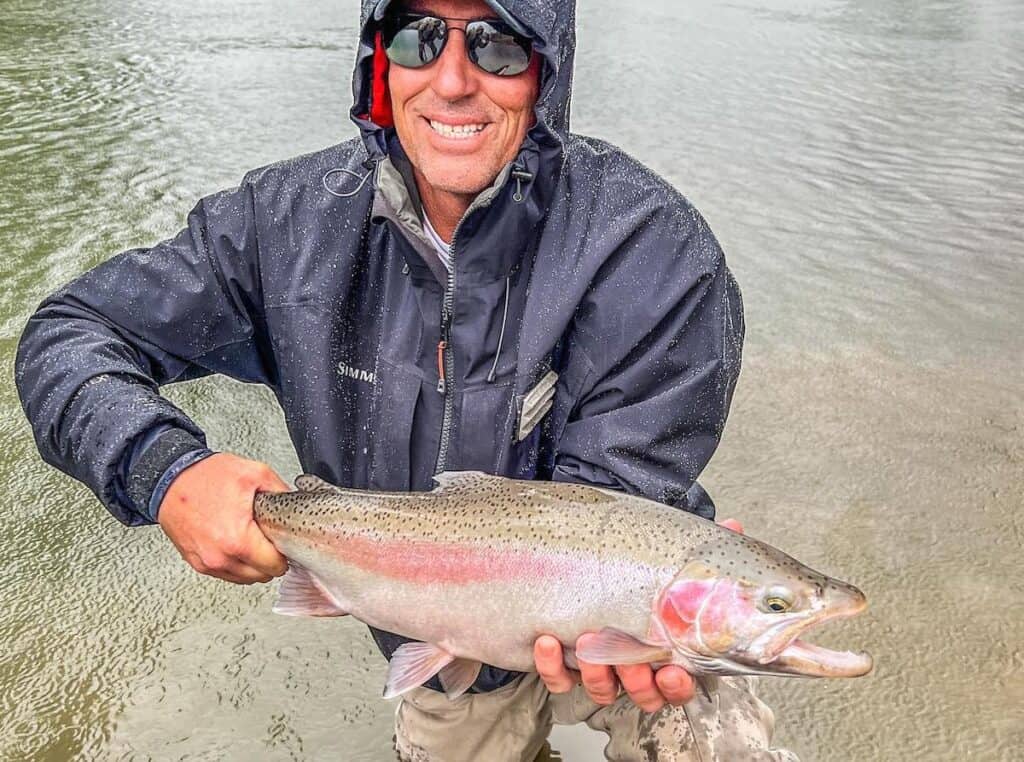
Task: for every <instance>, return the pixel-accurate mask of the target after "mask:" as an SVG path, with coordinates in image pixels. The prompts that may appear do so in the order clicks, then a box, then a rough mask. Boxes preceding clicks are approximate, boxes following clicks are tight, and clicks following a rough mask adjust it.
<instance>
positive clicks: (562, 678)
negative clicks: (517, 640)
mask: <svg viewBox="0 0 1024 762" xmlns="http://www.w3.org/2000/svg"><path fill="white" fill-rule="evenodd" d="M533 661H534V663H535V664H536V666H537V672H538V673H539V674H540V678H541V680H543V681H544V684H545V685H546V686H547V687H548V690H549V691H551V692H552V693H568V692H569V691H571V690H572V688H573V686H574V685H576V680H574V679H573V676H572V674H571V673H570V672H569V670H568V669H567V668H566V666H565V662H564V661H563V656H562V644H561V643H559V642H558V639H557V638H554V637H552V636H550V635H541V636H540V637H539V638H537V640H536V641H534V644H533Z"/></svg>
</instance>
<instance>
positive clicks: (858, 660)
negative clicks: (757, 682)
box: [758, 587, 874, 677]
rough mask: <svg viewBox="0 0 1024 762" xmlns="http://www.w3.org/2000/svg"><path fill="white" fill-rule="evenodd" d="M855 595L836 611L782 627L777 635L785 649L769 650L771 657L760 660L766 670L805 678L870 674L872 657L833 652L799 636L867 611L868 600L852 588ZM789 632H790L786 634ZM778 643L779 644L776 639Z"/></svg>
mask: <svg viewBox="0 0 1024 762" xmlns="http://www.w3.org/2000/svg"><path fill="white" fill-rule="evenodd" d="M849 590H850V591H851V592H852V594H851V596H850V599H849V600H847V601H845V602H844V603H843V605H840V606H837V607H836V608H833V609H832V610H831V611H829V612H828V613H826V614H823V615H821V616H817V617H815V618H814V619H812V620H810V621H806V622H804V623H803V624H802V626H801V625H798V626H797V627H795V628H793V627H789V628H786V627H783V628H780V630H781V631H780V632H779V633H778V636H781V638H780V639H782V638H786V637H787V635H788V642H786V640H784V639H783V640H782V647H781V648H776V649H771V648H769V649H767V650H768V654H767V655H766V656H764V657H762V658H761V659H759V660H758V661H759V662H760V663H761V664H763V665H764V667H765V668H766V669H767V670H769V671H771V672H775V673H777V674H784V675H803V676H805V677H860V676H862V675H866V674H867V673H868V672H870V671H871V668H872V666H873V665H874V660H873V659H872V658H871V655H870V654H868V653H865V652H863V651H833V650H832V649H829V648H825V647H823V646H819V645H816V644H814V643H808V642H807V641H806V640H801V639H800V638H799V635H802V634H803V633H805V632H807V630H809V629H812V628H816V627H820V626H821V625H823V624H825V622H830V621H832V620H834V619H848V618H849V617H852V616H856V615H857V614H859V613H861V612H862V611H864V609H866V608H867V599H866V598H865V597H864V595H863V593H861V592H860V591H859V590H856V588H852V587H851V588H849ZM787 630H788V632H787ZM776 642H779V641H778V640H776Z"/></svg>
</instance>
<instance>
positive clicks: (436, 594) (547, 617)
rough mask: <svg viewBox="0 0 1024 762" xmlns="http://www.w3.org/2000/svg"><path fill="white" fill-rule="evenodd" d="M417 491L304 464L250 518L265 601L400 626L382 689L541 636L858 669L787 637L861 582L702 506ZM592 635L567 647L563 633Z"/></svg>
mask: <svg viewBox="0 0 1024 762" xmlns="http://www.w3.org/2000/svg"><path fill="white" fill-rule="evenodd" d="M435 480H436V481H437V483H438V486H437V487H435V488H434V489H433V490H432V491H430V492H370V491H365V490H356V489H345V488H340V487H335V486H332V485H330V484H328V483H327V482H324V481H322V480H321V479H319V478H317V477H315V476H300V477H299V478H298V479H297V480H296V486H297V487H298V491H296V492H287V493H280V494H260V495H257V497H256V502H255V515H256V521H257V522H258V523H259V525H260V527H261V528H262V529H263V531H264V532H265V533H266V535H267V537H269V538H270V540H271V542H273V543H274V545H275V546H276V547H277V548H278V550H280V551H281V553H283V554H284V555H285V556H286V557H287V558H288V560H289V571H288V573H287V574H286V575H285V577H284V579H283V581H282V583H281V587H280V591H279V594H278V600H277V603H276V604H275V606H274V611H275V612H277V613H280V614H288V615H293V616H344V615H345V614H351V615H352V616H354V617H356V618H357V619H359V620H361V621H363V622H365V623H366V624H369V625H372V626H374V627H377V628H379V629H382V630H387V631H389V632H394V633H397V634H400V635H404V636H406V637H409V638H413V639H415V640H417V641H420V642H416V643H408V644H406V645H403V646H402V647H400V648H399V649H398V650H397V651H396V652H395V654H394V656H393V658H392V660H391V665H390V670H389V673H388V678H387V686H386V688H385V694H384V695H385V697H392V696H397V695H399V694H401V693H404V692H405V691H407V690H409V689H411V688H414V687H416V686H418V685H421V684H422V683H424V682H425V681H427V680H429V679H430V678H431V677H433V676H434V675H439V677H440V679H441V683H442V685H443V686H444V688H445V690H446V692H447V693H448V695H449V696H450V697H452V698H454V697H456V696H458V695H460V694H461V693H463V692H464V691H465V690H467V689H468V688H469V686H470V685H472V683H473V682H474V680H475V679H476V677H477V674H478V672H479V670H480V665H481V663H486V664H492V665H494V666H496V667H501V668H504V669H513V670H519V671H524V672H525V671H530V670H532V669H533V668H534V666H533V643H534V640H536V638H537V637H538V636H540V635H542V634H549V635H554V636H555V637H556V638H558V639H559V640H560V641H561V642H562V644H563V645H564V646H565V648H566V661H567V663H569V664H570V666H574V665H575V663H576V657H578V658H579V659H583V660H584V661H589V662H592V663H598V664H639V663H653V664H667V663H674V664H679V665H682V666H683V667H685V668H686V669H687V670H688V671H690V672H691V673H693V674H696V675H708V674H711V675H729V674H759V675H803V676H813V677H855V676H859V675H864V674H866V673H867V672H869V671H870V670H871V664H872V662H871V657H870V656H868V655H867V654H862V653H852V652H848V651H847V652H839V651H831V650H828V649H825V648H821V647H819V646H815V645H812V644H810V643H807V642H805V641H803V640H801V639H800V637H799V636H800V635H801V634H803V633H804V631H806V630H807V629H809V628H811V627H814V626H816V625H819V624H821V623H822V622H825V621H827V620H830V619H836V618H840V617H848V616H852V615H854V614H857V613H859V612H860V611H863V610H864V608H865V607H866V605H867V601H866V599H865V597H864V594H863V593H861V592H860V590H858V589H857V588H855V587H853V586H852V585H849V584H847V583H845V582H841V581H839V580H836V579H832V578H831V577H827V576H825V575H824V574H820V573H818V572H816V571H814V570H812V569H809V568H807V567H806V566H804V565H803V564H801V563H800V562H798V561H796V560H795V559H793V558H791V557H790V556H787V555H786V554H784V553H782V552H781V551H779V550H776V549H775V548H773V547H771V546H769V545H766V544H764V543H762V542H758V541H757V540H754V539H752V538H750V537H747V536H745V535H742V534H739V533H737V532H733V531H732V530H729V529H726V528H724V527H722V526H719V525H718V524H715V523H714V522H711V521H707V520H705V519H702V518H699V517H697V516H694V515H693V514H690V513H687V512H685V511H682V510H679V509H676V508H671V507H669V506H665V505H662V504H660V503H656V502H653V501H651V500H645V499H643V498H639V497H634V496H630V495H627V494H625V493H620V492H614V491H611V490H606V489H599V488H595V487H588V486H583V485H578V484H566V483H557V482H538V481H517V480H512V479H506V478H503V477H498V476H490V475H487V474H483V473H478V472H454V473H444V474H440V475H439V476H436V477H435ZM585 632H594V633H597V635H596V637H595V638H594V639H593V640H592V641H591V642H590V643H589V644H588V645H587V647H586V648H585V649H582V650H580V651H578V652H576V653H575V654H574V653H573V646H574V644H575V643H576V639H577V638H578V637H579V636H580V635H581V634H583V633H585Z"/></svg>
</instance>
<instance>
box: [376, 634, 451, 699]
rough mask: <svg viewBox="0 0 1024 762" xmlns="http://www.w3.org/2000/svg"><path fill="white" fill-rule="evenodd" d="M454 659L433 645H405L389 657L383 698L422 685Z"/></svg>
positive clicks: (388, 697) (400, 693)
mask: <svg viewBox="0 0 1024 762" xmlns="http://www.w3.org/2000/svg"><path fill="white" fill-rule="evenodd" d="M454 658H455V657H454V656H452V655H451V654H450V653H448V652H447V651H445V650H444V649H443V648H441V647H439V646H435V645H434V644H433V643H405V644H404V645H401V646H399V647H398V650H396V651H395V653H394V654H392V656H391V665H390V667H389V668H388V679H387V683H386V684H385V685H384V698H386V699H390V698H394V697H395V696H400V695H402V694H403V693H405V692H406V691H410V690H412V689H413V688H416V687H419V686H420V685H423V683H425V682H427V680H429V679H430V678H432V677H433V676H434V675H436V674H437V673H438V672H440V671H441V670H442V669H443V668H444V667H445V666H447V665H448V663H449V662H451V661H452V660H453V659H454Z"/></svg>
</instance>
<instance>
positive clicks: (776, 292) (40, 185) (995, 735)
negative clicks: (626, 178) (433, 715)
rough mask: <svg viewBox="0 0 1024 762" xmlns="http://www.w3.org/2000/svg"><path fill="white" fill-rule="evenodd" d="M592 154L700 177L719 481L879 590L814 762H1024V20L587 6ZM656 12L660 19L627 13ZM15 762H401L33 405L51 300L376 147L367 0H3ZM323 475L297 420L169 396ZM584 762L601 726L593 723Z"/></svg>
mask: <svg viewBox="0 0 1024 762" xmlns="http://www.w3.org/2000/svg"><path fill="white" fill-rule="evenodd" d="M580 6H581V8H580V17H581V20H580V45H579V55H578V59H577V60H578V63H577V73H576V91H575V96H574V101H573V124H574V128H575V129H576V130H577V131H579V132H583V133H587V134H592V135H596V136H598V137H602V138H605V139H608V140H610V141H612V142H614V143H616V144H618V145H620V146H622V147H624V148H625V149H626V150H628V151H629V152H631V153H632V154H634V155H636V156H638V157H639V158H640V159H641V160H643V161H644V162H646V163H647V164H649V165H650V166H652V167H653V168H655V169H656V170H657V171H658V172H660V173H662V174H663V175H665V176H666V177H668V178H669V179H670V180H671V181H672V182H673V183H675V184H676V185H677V186H678V187H679V188H681V189H682V190H683V192H684V193H686V194H687V195H688V196H689V197H690V199H691V200H692V201H693V202H694V203H695V204H696V205H697V206H698V208H700V209H701V210H702V211H703V213H704V214H705V216H706V217H707V218H708V219H709V221H710V223H711V225H712V227H713V228H714V230H715V231H716V233H717V235H718V237H719V238H720V240H721V242H722V244H723V246H724V248H725V250H726V252H727V254H728V257H729V261H730V264H731V266H732V268H733V270H734V271H735V273H736V275H737V277H738V279H739V281H740V284H741V286H742V287H743V289H744V294H745V299H746V305H747V321H748V342H747V347H746V353H745V358H744V366H745V367H744V372H743V375H742V377H741V380H740V384H739V387H738V391H737V395H736V400H735V405H734V408H733V413H732V417H731V419H730V423H729V426H728V428H727V431H726V435H725V437H724V440H723V442H722V447H721V449H720V450H719V453H718V454H717V455H716V457H715V459H714V460H713V461H712V463H711V465H710V466H709V468H708V470H707V472H706V474H705V477H704V482H705V483H706V486H707V487H708V488H709V490H710V491H711V492H712V494H713V495H714V496H715V497H716V500H717V502H718V504H719V508H720V514H721V515H722V516H736V517H739V518H741V519H742V520H743V521H744V522H745V523H746V526H747V530H748V532H750V533H751V534H752V535H755V536H757V537H760V538H763V539H765V540H767V541H769V542H772V543H773V544H776V545H778V546H780V547H782V548H785V549H786V550H788V551H789V552H791V553H793V554H794V555H796V556H798V557H800V558H801V559H802V560H805V561H806V562H808V563H809V564H811V565H812V566H815V567H818V568H821V569H822V570H824V571H827V572H831V573H834V574H836V575H837V576H842V577H844V578H846V579H849V580H851V581H853V582H855V583H856V584H858V585H859V586H861V587H862V588H863V589H864V590H865V591H866V592H867V593H868V596H869V598H870V599H871V602H872V607H871V609H870V611H869V612H868V613H867V614H866V615H864V616H863V617H862V618H860V619H859V620H857V621H851V622H848V623H845V624H843V625H840V626H836V627H835V628H834V629H833V630H832V631H831V632H829V633H825V632H824V631H823V632H822V633H821V634H820V635H819V636H818V637H817V638H816V640H818V641H819V642H822V643H826V644H829V645H833V646H837V645H840V644H843V646H844V647H845V646H849V647H865V648H867V649H869V650H871V651H873V652H874V654H875V656H876V659H877V665H878V666H877V669H876V671H875V673H874V674H873V675H872V676H870V677H868V678H864V679H861V680H857V681H833V682H826V681H820V682H811V681H799V680H789V681H787V680H782V679H775V680H771V679H769V680H765V681H763V688H764V695H765V696H766V697H767V700H768V701H769V702H770V703H771V705H772V706H773V707H774V708H775V710H776V715H777V737H778V739H779V741H780V742H781V743H783V744H784V745H786V746H788V747H790V748H792V749H794V750H796V751H797V752H799V753H800V754H801V755H802V756H803V758H804V760H910V759H913V760H918V759H920V760H940V759H941V760H962V759H983V760H989V759H991V760H1010V759H1014V758H1016V759H1019V758H1020V757H1019V756H1015V753H1014V752H1013V751H1012V750H1013V749H1014V748H1016V749H1017V750H1018V751H1017V752H1016V754H1017V755H1019V754H1020V750H1021V749H1022V748H1024V677H1022V674H1024V646H1022V643H1024V566H1022V564H1021V561H1020V558H1021V543H1022V541H1024V511H1022V509H1024V338H1022V331H1024V242H1022V235H1021V219H1022V216H1024V4H1022V3H1021V2H1020V1H1019V0H857V1H856V2H854V1H853V0H832V1H828V0H736V1H735V2H730V3H719V2H711V0H694V1H693V2H687V3H678V2H669V1H668V0H665V1H663V2H656V1H655V0H636V1H635V2H632V3H629V4H628V5H623V4H621V3H616V2H612V0H581V3H580ZM626 8H628V12H626V11H625V10H624V9H626ZM0 18H2V22H0V250H2V257H0V282H2V290H0V371H2V376H3V378H4V382H3V384H2V385H0V441H2V442H3V447H2V448H0V579H2V580H3V584H0V758H2V759H28V758H32V759H52V760H59V759H69V758H72V757H74V758H82V759H104V760H105V759H160V760H163V759H270V760H277V759H343V760H383V759H388V758H390V757H389V748H390V738H391V728H390V721H391V713H392V707H391V706H390V705H389V704H387V703H385V702H383V701H382V700H380V699H379V698H378V697H379V695H380V689H381V685H382V677H383V663H382V660H381V659H380V658H379V657H378V656H377V655H376V654H375V652H374V651H373V649H372V648H371V647H370V645H369V640H368V638H367V637H366V635H365V633H364V632H363V629H362V627H361V626H359V625H358V624H357V623H355V622H352V621H348V620H331V621H311V620H292V619H286V618H283V617H275V616H272V615H271V614H270V613H269V609H270V604H271V600H272V591H271V589H270V588H267V587H259V588H239V587H234V586H230V585H227V584H223V583H218V582H216V581H214V580H209V579H205V578H201V577H199V576H198V575H196V574H194V573H192V572H191V571H190V570H189V569H188V568H186V567H185V565H184V564H183V563H182V562H180V560H179V559H178V558H177V556H176V554H175V552H174V551H173V549H172V548H171V547H170V544H169V543H168V542H166V540H165V539H164V538H163V536H162V534H161V533H160V531H159V530H158V529H142V530H133V531H129V530H125V529H123V528H121V527H120V525H118V524H116V523H115V522H114V521H113V520H112V519H110V518H109V517H108V516H107V515H106V513H105V512H104V511H103V510H102V509H101V508H100V507H99V505H98V504H97V503H96V501H95V500H94V499H93V498H92V497H91V495H90V494H89V493H88V491H87V490H85V489H84V488H82V487H81V486H80V485H77V484H75V483H73V482H72V481H71V480H70V479H68V478H66V477H64V476H62V475H60V474H58V473H57V472H56V471H54V470H52V469H50V468H49V467H47V466H45V465H44V464H42V463H41V462H40V460H39V459H38V457H37V455H36V453H35V450H34V447H33V445H32V442H31V438H30V435H29V430H28V426H27V424H26V423H25V421H24V420H23V417H22V415H21V412H20V409H19V407H18V402H17V398H16V395H15V392H14V389H13V385H12V384H11V378H12V375H13V359H14V352H15V347H16V342H17V338H18V336H19V334H20V331H21V329H22V327H23V325H24V323H25V321H26V319H27V318H28V316H29V314H30V312H31V311H32V309H33V308H34V307H35V305H36V304H37V303H38V302H39V300H40V299H42V297H43V296H44V295H46V294H47V293H48V292H50V291H51V290H53V289H54V288H56V287H57V286H58V285H60V284H62V283H64V282H65V281H67V280H69V279H70V278H72V277H74V276H75V275H76V274H78V273H80V272H82V271H83V270H85V269H87V268H88V267H90V266H92V265H94V264H96V263H98V262H100V261H102V260H104V259H105V258H107V257H109V256H111V255H112V254H114V253H116V252H118V251H120V250H122V249H125V248H129V247H132V246H137V245H146V244H149V243H152V242H155V241H156V240H159V239H161V238H164V237H167V236H169V235H171V234H172V233H173V232H174V231H176V230H177V228H178V227H179V226H180V224H181V222H182V220H183V219H184V215H185V214H186V213H187V211H188V209H189V208H190V207H191V206H192V204H193V203H194V201H195V200H196V199H197V198H199V197H200V196H201V195H204V194H206V193H209V192H212V191H214V190H216V189H219V188H222V187H226V186H230V185H234V184H236V183H237V182H238V180H239V179H240V178H241V176H242V174H243V173H244V172H245V171H246V170H248V169H250V168H252V167H255V166H259V165H262V164H266V163H269V162H272V161H275V160H277V159H281V158H286V157H289V156H292V155H295V154H298V153H301V152H305V151H310V150H315V149H317V148H320V147H322V146H325V145H328V144H330V143H333V142H337V141H338V140H341V139H345V138H347V137H350V136H351V135H353V134H354V129H353V128H352V126H351V125H350V124H349V123H348V122H347V118H346V113H347V109H348V103H349V80H350V69H351V62H352V57H353V41H354V39H355V34H356V30H355V27H356V22H357V19H356V9H355V3H353V2H347V3H342V2H337V1H332V2H327V1H325V0H322V1H321V2H317V3H289V4H284V3H271V2H247V3H242V2H239V1H238V0H220V1H219V2H212V1H211V0H188V2H186V1H185V0H163V2H159V3H158V2H155V1H153V0H76V2H73V3H72V2H67V0H50V2H46V3H43V2H41V1H40V0H0ZM167 393H168V395H169V396H171V397H172V398H173V399H174V400H175V401H176V402H177V403H178V404H180V405H182V406H184V407H185V408H186V409H187V410H188V411H189V412H190V413H192V414H193V415H194V417H195V418H196V420H197V421H199V422H200V423H201V425H203V426H204V427H205V429H206V430H207V431H208V433H209V438H210V440H211V442H212V443H213V445H214V446H215V447H217V448H219V449H225V450H233V451H236V452H239V453H242V454H244V455H247V456H249V457H254V458H259V459H263V460H266V461H268V462H270V463H271V464H272V465H274V466H275V467H276V468H277V469H278V470H279V471H280V472H281V473H282V474H284V475H286V476H287V477H291V476H293V475H294V474H295V473H296V472H297V470H298V465H297V463H296V461H295V458H294V455H293V453H292V449H291V446H290V444H289V443H288V440H287V437H286V434H285V430H284V427H283V422H282V420H281V416H280V414H279V413H278V412H277V410H276V409H275V406H274V403H273V400H272V397H271V395H269V394H267V393H264V392H262V391H260V390H259V389H250V388H243V387H241V386H240V385H237V384H235V383H233V382H229V381H225V380H222V379H221V380H212V381H204V382H200V383H194V384H190V385H185V386H181V387H176V388H172V389H169V390H167ZM556 743H557V745H558V746H559V748H561V749H562V750H563V751H564V753H565V755H566V759H569V760H583V759H595V758H597V757H596V756H595V754H596V752H595V751H593V750H594V749H598V748H600V743H599V742H598V738H597V736H596V735H590V734H588V733H585V732H583V731H579V730H577V731H572V732H565V731H560V732H559V733H558V734H557V736H556Z"/></svg>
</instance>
